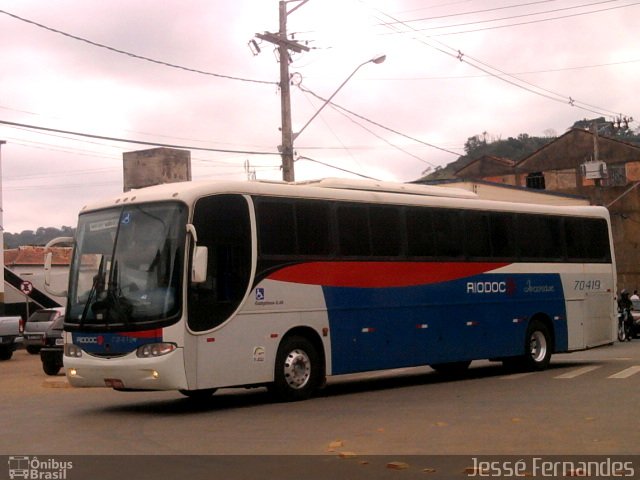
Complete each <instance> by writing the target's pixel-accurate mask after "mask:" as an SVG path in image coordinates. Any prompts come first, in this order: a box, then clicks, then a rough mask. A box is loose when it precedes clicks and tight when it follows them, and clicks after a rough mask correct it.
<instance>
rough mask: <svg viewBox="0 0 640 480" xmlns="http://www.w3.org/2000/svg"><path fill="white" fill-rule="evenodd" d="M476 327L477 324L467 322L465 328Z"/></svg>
mask: <svg viewBox="0 0 640 480" xmlns="http://www.w3.org/2000/svg"><path fill="white" fill-rule="evenodd" d="M477 325H478V322H467V327H475V326H477Z"/></svg>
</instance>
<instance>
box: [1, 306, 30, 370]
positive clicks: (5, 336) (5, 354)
mask: <svg viewBox="0 0 640 480" xmlns="http://www.w3.org/2000/svg"><path fill="white" fill-rule="evenodd" d="M23 332H24V320H22V317H19V316H15V317H0V360H9V359H10V358H11V357H12V356H13V352H14V350H15V349H16V346H17V345H18V343H19V342H21V341H22V333H23Z"/></svg>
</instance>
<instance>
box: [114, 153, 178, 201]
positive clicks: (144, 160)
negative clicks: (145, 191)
mask: <svg viewBox="0 0 640 480" xmlns="http://www.w3.org/2000/svg"><path fill="white" fill-rule="evenodd" d="M122 158H123V167H124V168H123V172H124V179H123V185H124V191H125V192H128V191H129V190H131V189H134V188H144V187H150V186H151V185H160V184H162V183H175V182H186V181H189V180H191V152H189V151H188V150H177V149H175V148H164V147H162V148H151V149H149V150H138V151H136V152H126V153H124V154H123V155H122Z"/></svg>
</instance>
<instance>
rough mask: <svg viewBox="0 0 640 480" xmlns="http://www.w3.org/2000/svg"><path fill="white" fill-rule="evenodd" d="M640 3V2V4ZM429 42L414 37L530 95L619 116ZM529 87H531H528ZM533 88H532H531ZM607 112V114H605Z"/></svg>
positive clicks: (442, 45)
mask: <svg viewBox="0 0 640 480" xmlns="http://www.w3.org/2000/svg"><path fill="white" fill-rule="evenodd" d="M360 2H361V3H362V0H360ZM639 3H640V2H639ZM371 8H372V9H374V10H376V11H377V12H378V13H379V14H382V15H384V16H385V17H388V18H390V19H392V20H394V21H395V22H396V24H400V25H403V26H404V27H406V28H408V29H410V30H411V31H412V32H414V33H421V32H420V31H419V30H418V29H416V28H414V27H412V26H411V25H407V24H406V23H404V22H403V21H401V20H398V19H397V18H395V17H393V16H392V15H390V14H388V13H385V12H383V11H382V10H380V9H377V8H373V7H371ZM387 27H388V28H392V29H394V28H397V27H395V26H394V25H387ZM426 38H427V39H428V40H429V41H427V40H425V39H424V38H417V37H414V38H413V39H414V40H416V41H418V42H420V43H422V44H423V45H426V46H428V47H430V48H433V49H435V50H437V51H439V52H441V53H444V54H445V55H448V56H450V57H453V58H456V59H457V60H459V61H460V62H464V63H466V64H467V65H470V66H471V67H473V68H475V69H477V70H480V71H481V72H484V73H486V74H488V75H491V76H492V77H495V78H498V79H500V80H502V81H503V82H506V83H508V84H510V85H513V86H515V87H518V88H520V89H522V90H526V91H528V92H530V93H533V94H536V95H539V96H542V97H544V98H547V99H549V100H553V101H556V102H560V103H565V104H568V105H570V106H572V107H577V108H580V109H582V110H585V111H588V112H591V113H595V114H597V115H604V116H610V115H619V113H615V112H613V111H611V110H607V109H604V108H601V107H596V106H594V105H590V104H588V103H584V102H581V101H578V100H576V99H574V98H573V97H571V96H567V95H564V94H560V93H557V92H553V91H551V90H547V89H545V88H543V87H539V86H537V85H535V84H533V83H530V82H527V81H525V80H522V79H519V78H517V77H514V76H513V75H511V74H509V73H507V72H504V71H502V70H500V69H498V68H496V67H493V66H491V65H488V64H485V63H483V62H481V61H480V60H477V59H475V58H473V57H471V56H470V55H466V54H465V53H463V52H461V51H460V50H456V49H454V48H453V47H450V46H449V45H446V44H445V43H443V42H441V41H440V40H436V39H433V38H432V37H430V36H427V37H426ZM432 42H436V43H437V45H434V44H433V43H432ZM469 59H470V60H471V61H469ZM495 72H498V73H499V74H496V73H495ZM527 85H529V86H527ZM530 87H531V88H530ZM605 112H606V113H605Z"/></svg>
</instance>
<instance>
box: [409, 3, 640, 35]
mask: <svg viewBox="0 0 640 480" xmlns="http://www.w3.org/2000/svg"><path fill="white" fill-rule="evenodd" d="M610 1H617V0H610ZM639 4H640V2H635V3H630V4H628V5H618V6H616V7H609V8H601V9H598V10H591V11H589V12H581V13H574V14H571V15H560V16H558V17H552V18H542V19H538V20H530V21H527V22H517V23H510V24H508V25H494V26H491V27H482V28H475V29H472V30H464V31H459V32H445V33H436V34H434V35H433V36H435V37H441V36H447V35H460V34H464V33H474V32H484V31H487V30H497V29H499V28H509V27H519V26H522V25H531V24H534V23H542V22H550V21H552V20H563V19H565V18H573V17H580V16H584V15H591V14H593V13H601V12H607V11H610V10H618V9H620V8H626V7H633V6H635V5H639ZM592 5H595V4H592ZM531 15H539V14H529V15H520V17H522V16H531ZM510 18H517V17H510ZM499 20H505V19H504V18H502V19H494V20H483V21H478V22H472V23H468V24H460V25H450V26H448V27H432V28H427V29H424V30H432V29H434V28H453V27H457V26H466V25H473V24H478V23H487V22H497V21H499ZM417 31H421V30H420V29H418V30H417Z"/></svg>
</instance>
